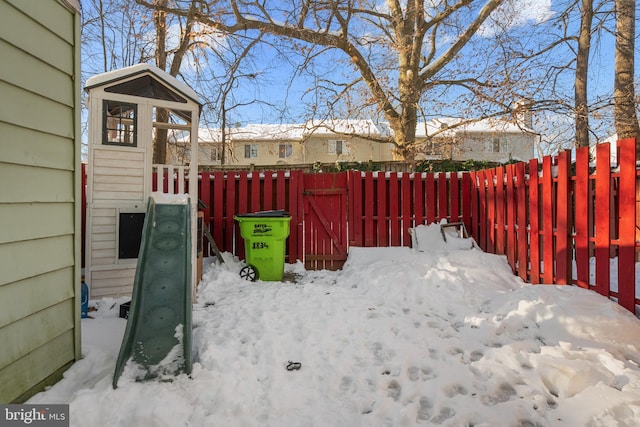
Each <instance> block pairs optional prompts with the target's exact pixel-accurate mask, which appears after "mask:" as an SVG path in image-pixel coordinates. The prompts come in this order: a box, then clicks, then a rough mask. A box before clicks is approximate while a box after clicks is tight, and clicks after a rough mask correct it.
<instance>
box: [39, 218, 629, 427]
mask: <svg viewBox="0 0 640 427" xmlns="http://www.w3.org/2000/svg"><path fill="white" fill-rule="evenodd" d="M432 227H433V226H432ZM435 227H437V226H435ZM431 231H433V230H429V232H431ZM427 246H428V245H427ZM224 255H225V259H226V263H225V264H224V265H223V266H219V265H217V264H213V263H212V262H211V263H208V265H207V267H206V269H205V274H204V278H203V280H202V283H201V285H200V287H199V291H198V301H197V303H196V305H195V306H194V312H193V357H194V366H193V372H192V375H191V376H190V377H187V376H186V375H181V376H178V377H177V378H175V379H174V380H173V381H171V382H159V381H155V382H146V383H139V382H135V381H133V380H132V379H131V378H130V377H127V375H126V372H125V375H124V376H123V377H121V378H120V381H119V387H118V389H116V390H114V389H113V388H112V387H111V380H112V375H113V369H114V366H115V360H116V357H117V353H118V349H119V346H120V340H121V339H122V334H123V331H124V327H125V321H124V320H122V319H120V318H118V303H120V302H123V301H124V300H119V301H114V300H107V299H105V300H100V301H95V302H94V304H95V305H96V306H97V308H98V311H96V312H94V313H93V315H94V316H95V318H94V319H84V320H83V321H82V327H83V332H82V336H83V354H84V359H82V360H81V361H79V362H78V363H76V364H75V365H74V366H73V367H72V368H71V369H69V370H68V371H67V373H66V374H65V378H64V379H63V380H62V381H61V382H59V383H58V384H56V385H54V386H53V387H51V388H50V389H49V390H47V391H46V392H43V393H40V394H38V395H36V396H34V397H33V398H32V399H31V400H30V401H29V402H28V403H48V404H51V403H70V412H71V425H72V426H92V427H97V426H109V427H117V426H123V427H124V426H127V427H128V426H154V427H155V426H167V427H177V426H233V427H235V426H277V427H279V426H283V427H296V426H322V427H324V426H330V427H334V426H348V427H353V426H376V427H377V426H413V425H427V426H435V425H443V426H475V427H479V426H490V427H495V426H598V427H600V426H637V425H638V420H640V352H639V349H640V321H639V320H638V319H637V318H636V317H634V316H633V315H631V313H629V312H627V311H625V310H624V309H622V308H621V307H619V306H618V305H616V304H614V303H612V302H610V301H608V300H607V299H605V298H603V297H602V296H600V295H598V294H596V293H594V292H591V291H586V290H583V289H579V288H576V287H568V286H565V287H559V286H550V285H538V286H532V285H527V284H524V283H523V282H522V281H521V280H520V279H519V278H517V277H515V276H514V275H513V274H512V273H511V270H510V268H509V266H508V265H507V263H506V260H505V258H504V257H501V256H496V255H491V254H486V253H484V252H482V251H480V250H478V249H466V248H461V246H460V245H453V244H452V245H440V246H439V247H435V245H434V246H432V249H428V250H425V251H424V252H419V251H417V250H412V249H408V248H351V250H350V253H349V259H348V261H347V264H346V265H345V267H344V269H343V270H342V271H337V272H331V271H305V270H304V268H303V266H302V265H300V264H292V265H287V266H286V268H287V272H288V274H287V277H292V276H295V280H292V281H287V282H284V283H280V282H260V281H258V282H255V283H251V282H246V281H244V280H242V279H241V278H240V277H239V276H238V272H239V270H240V268H241V267H242V265H243V264H242V263H241V262H240V261H238V260H237V259H234V258H233V257H232V256H231V255H230V254H224ZM290 362H296V363H299V364H300V365H299V367H300V369H297V370H288V369H287V366H288V365H289V363H290Z"/></svg>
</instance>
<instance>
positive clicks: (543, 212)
mask: <svg viewBox="0 0 640 427" xmlns="http://www.w3.org/2000/svg"><path fill="white" fill-rule="evenodd" d="M616 151H617V156H616V157H617V159H616V161H615V162H614V163H610V162H611V159H610V145H609V144H600V145H598V146H597V148H596V164H595V168H593V166H592V165H591V164H590V160H589V149H588V148H582V149H578V150H576V151H575V162H572V159H571V152H570V151H565V152H562V153H560V154H559V155H558V156H556V157H545V158H543V159H542V162H541V164H540V163H539V162H538V161H537V160H535V159H534V160H531V161H529V162H528V163H517V164H513V165H508V166H505V167H504V168H502V167H500V168H496V169H491V170H486V171H482V172H475V173H471V176H472V181H473V184H474V188H473V190H472V191H473V193H474V194H475V193H477V194H478V196H477V197H478V199H479V201H480V202H479V204H478V206H479V209H480V210H481V212H479V215H475V214H474V215H472V218H471V230H472V235H473V236H474V237H475V238H476V240H477V241H478V242H479V245H480V247H481V248H482V249H484V250H485V251H488V252H493V253H496V254H504V255H506V257H507V260H508V262H509V264H510V265H511V267H512V268H513V271H514V273H515V274H517V275H519V276H520V277H522V279H523V280H525V281H528V282H530V283H534V284H536V283H545V284H575V285H577V286H580V287H583V288H590V289H593V290H595V291H596V292H598V293H600V294H602V295H604V296H607V297H610V298H613V299H614V300H617V301H618V303H619V304H620V305H622V306H623V307H625V308H627V309H628V310H630V311H632V312H635V310H636V307H635V306H636V305H637V304H640V300H639V299H638V297H639V294H640V290H636V285H635V281H636V273H635V262H636V258H637V257H636V254H637V249H638V247H639V245H638V238H637V237H638V234H637V232H638V219H640V218H639V217H638V215H637V211H638V201H639V200H638V197H637V191H638V186H637V182H638V171H637V170H636V152H635V140H633V139H628V140H622V141H619V142H618V145H617V150H616ZM612 166H613V167H612ZM472 195H473V194H472ZM473 209H475V206H474V207H473ZM482 211H484V212H486V214H484V215H483V214H482ZM474 212H475V210H474ZM612 259H617V262H618V264H617V267H618V268H617V271H618V275H617V277H615V276H614V277H611V276H612V275H613V274H612V271H611V269H610V265H611V264H610V263H611V260H612ZM592 261H594V262H593V263H592ZM612 279H613V280H612Z"/></svg>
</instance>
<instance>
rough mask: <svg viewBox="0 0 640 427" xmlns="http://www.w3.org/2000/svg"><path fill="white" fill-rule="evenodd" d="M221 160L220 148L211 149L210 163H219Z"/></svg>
mask: <svg viewBox="0 0 640 427" xmlns="http://www.w3.org/2000/svg"><path fill="white" fill-rule="evenodd" d="M221 160H222V147H211V161H212V162H219V161H221Z"/></svg>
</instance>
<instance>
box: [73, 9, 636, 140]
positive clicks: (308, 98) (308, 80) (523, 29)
mask: <svg viewBox="0 0 640 427" xmlns="http://www.w3.org/2000/svg"><path fill="white" fill-rule="evenodd" d="M514 4H515V5H516V7H517V10H516V11H515V12H516V14H515V15H514V14H513V12H514V11H509V10H508V11H507V12H505V14H504V16H509V17H510V19H511V21H510V22H511V27H512V28H513V31H514V32H520V34H523V36H527V35H528V34H527V32H531V28H534V27H533V26H534V25H535V26H538V28H540V27H541V26H544V25H546V24H547V23H548V19H550V18H552V17H554V16H555V15H556V14H557V10H556V9H557V8H558V7H559V5H560V2H559V1H558V0H553V1H552V0H517V1H515V3H514ZM495 16H496V18H498V20H499V22H505V20H506V18H504V17H500V14H499V13H496V14H495ZM573 25H576V23H574V24H573ZM493 33H494V31H493V29H492V26H491V25H490V24H489V23H487V25H485V26H484V27H483V29H482V30H481V32H480V34H481V35H484V36H485V37H487V40H488V39H489V36H491V35H492V34H493ZM476 39H477V40H479V44H480V45H481V44H482V43H483V39H482V37H480V36H477V37H476ZM217 41H218V42H220V43H223V44H224V39H220V38H218V40H217ZM613 46H614V44H613V38H612V37H610V36H609V37H604V38H603V39H601V40H600V44H598V43H594V45H593V51H592V59H591V64H590V65H591V66H590V78H591V81H590V93H591V96H592V98H594V99H595V98H596V97H598V96H601V95H602V96H604V95H606V94H609V93H611V91H612V87H613V52H614V49H613ZM85 47H86V46H85ZM95 48H96V46H95V45H93V46H90V49H85V52H83V57H84V58H85V59H86V60H87V61H86V65H87V67H86V69H85V70H84V73H85V76H84V77H85V78H86V77H88V75H87V74H88V70H89V69H91V68H92V67H93V68H95V64H94V65H93V66H92V65H90V61H91V59H92V58H93V53H95V52H96V51H95ZM91 50H93V53H92V52H91ZM255 53H256V57H255V58H254V64H255V65H254V66H253V67H249V68H247V70H253V71H256V72H257V76H256V78H253V79H245V80H243V83H241V84H239V85H238V86H237V88H236V89H235V90H234V91H233V92H232V94H233V97H234V101H233V102H234V103H236V104H242V103H244V102H247V101H250V100H252V99H254V98H258V99H261V100H263V101H264V102H267V103H269V104H271V105H273V106H275V107H276V108H275V109H274V108H271V107H269V106H266V105H265V104H264V103H254V104H252V105H247V106H244V107H238V108H235V109H234V110H232V111H231V112H230V113H229V116H228V123H230V124H235V123H240V124H241V125H245V124H247V123H277V122H280V121H284V122H296V121H303V120H304V119H305V118H306V117H305V116H306V115H307V114H308V109H307V104H309V103H312V102H313V101H314V93H313V92H309V90H308V89H309V88H310V87H313V86H314V82H313V80H312V76H310V75H301V74H295V72H296V70H295V64H294V63H292V62H288V61H287V60H286V59H287V58H282V57H279V56H278V55H276V54H275V53H274V49H273V48H272V47H269V46H268V45H264V46H262V47H261V48H260V49H259V50H257V51H256V52H255ZM343 58H344V56H343V54H342V53H341V52H334V53H332V54H331V55H325V56H323V57H322V61H317V62H316V63H314V67H315V71H317V72H318V73H319V74H324V73H326V74H327V75H329V76H331V75H334V76H335V77H336V78H342V77H344V75H343V73H342V70H343V68H342V67H341V66H340V65H339V64H338V62H337V61H339V60H340V59H343ZM83 62H84V61H83ZM201 63H206V58H203V59H201ZM638 63H640V61H636V69H638ZM126 65H128V64H126ZM205 66H208V67H210V68H211V69H214V68H215V67H216V65H215V62H214V61H211V62H209V63H208V64H206V65H205ZM183 68H184V69H183V76H184V77H185V80H186V82H187V83H188V84H190V85H191V86H192V87H194V89H196V90H198V88H197V87H195V86H196V84H193V82H191V81H189V75H190V73H189V67H183ZM636 73H637V75H639V74H638V73H639V72H638V71H636ZM220 74H222V73H221V72H220ZM347 74H348V73H347ZM570 77H571V75H570V74H567V80H566V81H565V82H564V84H565V86H566V87H567V91H568V92H567V93H568V94H571V93H572V90H573V89H572V81H571V79H570ZM207 108H209V107H205V111H206V109H207ZM279 109H284V110H286V115H285V116H282V115H281V113H280V111H278V110H279ZM439 111H440V110H436V114H437V113H438V112H439ZM441 112H442V114H451V115H455V112H454V111H453V110H451V111H447V110H441ZM545 120H546V119H545ZM212 124H213V125H215V123H212ZM603 132H605V133H606V132H607V131H605V130H603ZM606 136H608V135H603V136H602V137H606Z"/></svg>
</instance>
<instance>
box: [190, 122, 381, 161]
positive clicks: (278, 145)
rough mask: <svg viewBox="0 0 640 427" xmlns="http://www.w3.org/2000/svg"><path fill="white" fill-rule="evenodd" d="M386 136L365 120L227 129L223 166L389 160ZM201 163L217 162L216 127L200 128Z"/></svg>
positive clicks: (218, 135) (219, 150)
mask: <svg viewBox="0 0 640 427" xmlns="http://www.w3.org/2000/svg"><path fill="white" fill-rule="evenodd" d="M385 135H387V136H388V132H386V133H385V131H384V129H381V127H379V126H376V125H375V124H374V123H373V122H372V121H369V120H340V121H336V122H335V123H331V124H326V123H325V124H322V123H312V122H309V123H305V124H283V125H272V124H267V125H248V126H246V127H235V128H229V129H227V137H226V138H225V140H226V141H227V143H226V144H225V162H224V163H225V164H227V165H251V164H254V165H277V164H305V163H314V162H321V163H334V162H340V161H345V162H353V161H369V160H372V161H381V160H392V159H393V156H392V150H391V148H392V146H391V144H390V143H388V142H382V143H381V142H377V141H371V140H368V139H366V138H363V137H362V136H370V137H373V138H377V139H381V138H384V137H385ZM199 138H200V144H199V145H200V152H199V161H200V165H219V164H221V161H222V155H221V153H222V144H221V143H220V141H222V132H221V130H220V129H200V131H199Z"/></svg>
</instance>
